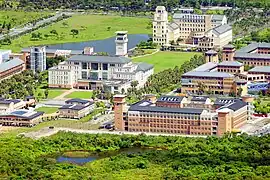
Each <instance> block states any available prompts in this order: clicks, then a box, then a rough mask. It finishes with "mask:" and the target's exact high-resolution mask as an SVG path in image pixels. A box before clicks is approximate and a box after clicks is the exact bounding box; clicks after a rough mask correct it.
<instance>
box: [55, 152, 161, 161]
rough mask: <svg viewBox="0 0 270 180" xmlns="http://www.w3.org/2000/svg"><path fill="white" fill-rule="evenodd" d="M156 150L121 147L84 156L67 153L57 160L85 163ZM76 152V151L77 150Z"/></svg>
mask: <svg viewBox="0 0 270 180" xmlns="http://www.w3.org/2000/svg"><path fill="white" fill-rule="evenodd" d="M156 150H157V149H154V148H126V149H121V150H118V151H111V152H105V153H93V154H89V155H88V156H83V157H78V156H76V157H67V156H65V155H61V156H58V157H57V158H56V161H57V162H59V163H61V162H68V163H73V164H78V165H83V164H85V163H88V162H92V161H95V160H98V159H102V158H106V157H112V156H116V155H118V154H137V153H144V152H149V151H156ZM74 152H75V153H76V151H74ZM86 153H88V152H86Z"/></svg>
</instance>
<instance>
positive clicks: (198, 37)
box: [153, 6, 232, 50]
mask: <svg viewBox="0 0 270 180" xmlns="http://www.w3.org/2000/svg"><path fill="white" fill-rule="evenodd" d="M231 41H232V28H231V27H230V26H229V25H227V18H226V16H224V15H199V14H195V13H194V11H193V10H191V11H185V10H181V13H175V14H174V15H173V20H172V22H170V23H169V22H168V13H167V11H166V9H165V7H164V6H158V7H157V8H156V12H155V15H154V20H153V42H154V43H157V44H158V45H169V44H173V43H172V42H174V43H176V42H177V43H186V44H192V45H193V46H195V47H198V48H200V49H207V50H208V49H212V48H222V47H223V46H224V45H226V44H228V43H229V42H231ZM177 43H176V44H177Z"/></svg>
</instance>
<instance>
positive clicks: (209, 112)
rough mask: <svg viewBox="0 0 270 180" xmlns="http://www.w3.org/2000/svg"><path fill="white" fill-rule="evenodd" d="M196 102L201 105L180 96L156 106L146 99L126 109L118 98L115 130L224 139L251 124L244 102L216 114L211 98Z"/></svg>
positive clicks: (165, 98)
mask: <svg viewBox="0 0 270 180" xmlns="http://www.w3.org/2000/svg"><path fill="white" fill-rule="evenodd" d="M196 98H197V99H198V102H197V103H194V102H193V101H192V100H191V101H189V100H187V98H185V97H179V96H178V97H177V96H162V97H160V98H159V99H158V100H157V101H156V103H154V102H152V101H148V100H147V99H148V98H146V99H145V100H142V101H140V102H137V103H135V104H133V105H131V106H130V108H129V109H126V107H125V106H123V105H124V104H125V100H124V99H125V98H124V96H115V98H114V104H115V108H114V113H115V126H116V127H117V129H118V130H122V131H123V130H126V131H130V132H151V133H169V134H188V135H203V136H210V135H218V136H222V135H223V134H224V133H227V132H232V130H233V129H235V128H239V127H240V126H242V125H243V124H244V123H245V122H246V121H247V114H248V112H247V111H248V110H247V104H246V103H245V102H243V101H242V100H237V101H235V102H234V103H233V105H232V104H225V105H224V106H223V107H221V108H219V109H218V110H216V109H215V108H214V106H213V104H211V103H208V102H207V98H205V97H203V101H202V99H201V98H200V97H196ZM192 99H194V98H192ZM150 100H153V99H150ZM199 101H200V103H199ZM188 102H190V103H191V105H188V104H189V103H188ZM177 104H178V105H177ZM181 104H182V105H181ZM184 104H185V105H184ZM196 104H197V105H196ZM203 104H204V106H203ZM206 104H207V105H206ZM198 105H200V106H198ZM183 106H186V107H187V108H182V107H183ZM192 106H194V107H193V108H191V107H192ZM199 107H201V109H200V108H199ZM204 107H205V108H204ZM125 109H126V110H125Z"/></svg>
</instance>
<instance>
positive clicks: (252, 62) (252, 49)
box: [222, 43, 270, 66]
mask: <svg viewBox="0 0 270 180" xmlns="http://www.w3.org/2000/svg"><path fill="white" fill-rule="evenodd" d="M222 61H239V62H242V63H243V64H244V65H248V66H270V43H251V44H249V45H248V46H246V47H243V48H241V49H240V50H235V48H234V46H233V45H227V46H225V47H224V48H223V53H222Z"/></svg>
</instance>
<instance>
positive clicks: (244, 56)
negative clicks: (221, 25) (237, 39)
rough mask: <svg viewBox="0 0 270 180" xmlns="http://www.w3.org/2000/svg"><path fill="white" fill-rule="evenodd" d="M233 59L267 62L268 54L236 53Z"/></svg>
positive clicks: (269, 55) (269, 57) (269, 56)
mask: <svg viewBox="0 0 270 180" xmlns="http://www.w3.org/2000/svg"><path fill="white" fill-rule="evenodd" d="M234 58H239V59H241V60H243V59H258V60H269V59H270V54H259V53H246V52H239V51H237V52H236V53H235V55H234Z"/></svg>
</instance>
